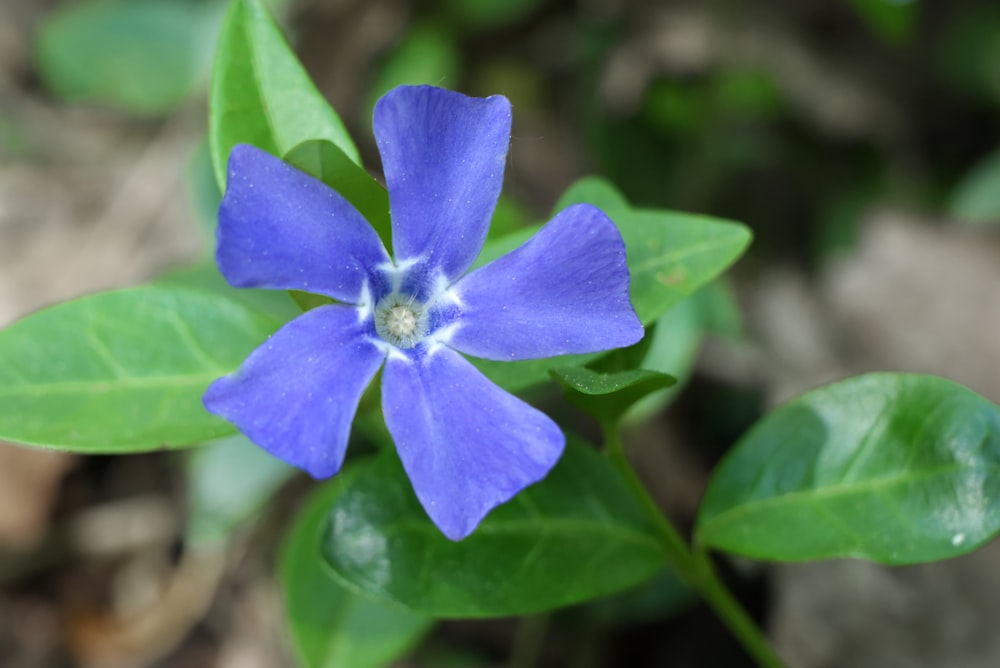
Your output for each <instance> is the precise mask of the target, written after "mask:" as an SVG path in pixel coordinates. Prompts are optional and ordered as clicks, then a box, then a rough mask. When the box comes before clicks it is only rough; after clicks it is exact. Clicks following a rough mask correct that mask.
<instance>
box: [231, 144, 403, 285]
mask: <svg viewBox="0 0 1000 668" xmlns="http://www.w3.org/2000/svg"><path fill="white" fill-rule="evenodd" d="M216 236H217V238H218V249H217V251H216V259H217V261H218V263H219V269H220V271H221V272H222V275H223V276H225V277H226V280H227V281H229V282H230V283H231V284H233V285H235V286H236V287H240V288H272V289H279V290H305V291H307V292H315V293H318V294H323V295H327V296H330V297H333V298H334V299H339V300H341V301H347V302H357V301H358V299H359V297H360V296H361V292H362V285H363V283H364V281H365V280H366V278H368V277H369V276H370V274H371V271H372V269H373V268H374V267H375V266H377V265H381V264H385V263H387V262H389V256H388V255H387V254H386V251H385V248H384V247H383V246H382V242H381V241H380V240H379V238H378V235H377V234H376V233H375V230H373V229H372V227H371V225H369V224H368V222H367V221H366V220H365V219H364V218H363V217H362V216H361V214H360V213H358V211H357V210H356V209H355V208H354V207H353V206H351V204H350V203H348V201H347V200H345V199H344V198H343V197H341V196H340V195H339V194H338V193H336V192H335V191H334V190H333V189H332V188H330V187H329V186H327V185H326V184H324V183H323V182H321V181H318V180H317V179H314V178H313V177H311V176H309V175H308V174H305V173H303V172H300V171H299V170H297V169H295V168H294V167H291V166H290V165H287V164H285V163H284V162H282V161H281V160H279V159H277V158H275V157H274V156H272V155H270V154H268V153H266V152H264V151H262V150H260V149H258V148H255V147H253V146H250V145H248V144H239V145H237V146H236V147H234V148H233V151H232V153H230V155H229V183H228V186H227V188H226V195H225V197H224V198H223V199H222V206H221V207H220V209H219V227H218V230H217V232H216Z"/></svg>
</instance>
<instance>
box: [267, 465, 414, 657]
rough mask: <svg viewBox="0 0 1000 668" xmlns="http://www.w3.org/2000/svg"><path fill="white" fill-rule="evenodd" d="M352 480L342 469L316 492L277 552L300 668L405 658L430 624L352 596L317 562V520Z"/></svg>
mask: <svg viewBox="0 0 1000 668" xmlns="http://www.w3.org/2000/svg"><path fill="white" fill-rule="evenodd" d="M353 478H354V471H352V470H350V469H348V470H347V471H345V472H344V473H342V474H340V476H338V477H337V478H336V479H334V480H332V481H330V482H328V483H326V484H325V485H323V486H322V487H320V488H319V489H318V490H317V491H316V492H315V493H314V494H313V495H312V496H311V497H310V498H309V500H308V502H307V503H306V505H305V507H304V508H303V509H302V510H301V511H300V512H299V513H298V516H297V518H296V521H295V524H294V526H293V527H292V530H291V531H290V532H289V534H288V535H287V536H286V537H285V540H284V544H283V546H282V550H281V561H280V564H279V570H278V575H279V578H280V581H281V587H282V589H283V591H284V594H285V609H286V612H287V618H288V624H289V629H290V631H291V637H292V641H293V645H294V648H295V653H296V655H297V657H298V664H297V665H299V666H301V667H302V668H344V667H348V666H349V667H350V668H379V667H380V666H384V665H386V664H388V663H390V662H392V661H393V660H395V659H398V658H399V657H400V656H402V655H403V654H405V653H406V652H407V651H408V650H409V649H410V648H411V647H412V646H413V645H414V644H416V642H418V641H419V639H420V638H421V637H423V635H424V634H425V633H426V632H427V631H428V630H429V629H430V627H431V624H432V620H430V619H428V618H427V617H425V616H421V615H416V614H414V613H412V612H408V611H406V610H404V609H402V608H400V607H399V606H396V605H386V604H383V603H379V602H378V601H375V600H372V599H370V598H366V597H363V596H359V595H358V594H355V593H354V592H353V591H351V590H350V589H348V588H347V587H345V586H344V585H343V584H341V583H340V582H338V581H337V579H336V578H335V577H334V576H333V575H332V574H331V573H330V571H329V569H328V568H327V566H326V564H325V563H324V562H323V559H322V558H321V556H320V533H321V531H322V526H323V520H324V519H325V517H326V512H327V510H328V509H329V508H330V506H331V505H332V504H333V503H334V502H335V501H336V499H337V497H338V496H339V495H340V494H341V491H342V490H343V489H344V486H345V485H348V484H350V481H352V480H353Z"/></svg>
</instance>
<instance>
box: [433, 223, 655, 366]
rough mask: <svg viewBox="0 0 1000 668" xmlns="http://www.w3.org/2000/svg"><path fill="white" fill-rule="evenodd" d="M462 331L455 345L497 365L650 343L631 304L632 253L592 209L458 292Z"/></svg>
mask: <svg viewBox="0 0 1000 668" xmlns="http://www.w3.org/2000/svg"><path fill="white" fill-rule="evenodd" d="M453 289H454V292H455V293H456V294H457V296H458V299H459V300H460V302H461V304H462V306H461V310H462V316H461V323H462V324H461V326H460V327H459V328H458V329H457V330H456V331H455V332H454V334H453V335H452V338H451V340H450V345H451V346H453V347H454V348H455V349H457V350H460V351H462V352H464V353H467V354H469V355H474V356H476V357H484V358H486V359H492V360H523V359H533V358H539V357H552V356H555V355H566V354H570V353H589V352H595V351H598V350H607V349H609V348H618V347H622V346H628V345H631V344H633V343H636V342H637V341H639V339H641V338H642V336H643V328H642V324H641V323H640V322H639V318H638V317H636V314H635V310H634V309H633V308H632V303H631V301H630V300H629V274H628V265H627V264H626V262H625V245H624V243H623V242H622V238H621V235H620V234H619V232H618V228H617V227H615V224H614V223H612V222H611V220H610V219H609V218H608V217H607V216H606V215H604V213H603V212H602V211H601V210H600V209H597V208H595V207H593V206H591V205H589V204H576V205H574V206H571V207H568V208H566V209H564V210H563V211H561V212H560V213H559V214H558V215H557V216H556V217H555V218H553V219H552V221H551V222H549V223H548V224H547V225H546V226H545V227H543V228H542V229H541V230H540V231H539V232H538V234H536V235H535V236H534V237H532V238H531V239H529V240H528V242H527V243H525V244H524V245H523V246H521V247H520V248H517V249H516V250H514V251H512V252H511V253H508V254H507V255H504V256H503V257H501V258H498V259H496V260H494V261H493V262H491V263H489V264H487V265H486V266H484V267H480V268H479V269H477V270H475V271H473V272H472V273H470V274H469V275H468V276H466V277H465V278H463V279H462V280H460V281H459V282H458V283H457V284H456V285H455V286H454V288H453Z"/></svg>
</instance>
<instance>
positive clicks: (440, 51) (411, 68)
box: [367, 23, 462, 118]
mask: <svg viewBox="0 0 1000 668" xmlns="http://www.w3.org/2000/svg"><path fill="white" fill-rule="evenodd" d="M461 63H462V52H461V50H460V49H459V48H458V45H457V44H455V37H454V35H452V33H451V32H450V31H449V30H448V28H447V27H446V26H445V25H443V24H439V23H422V24H419V25H416V26H414V27H413V28H412V29H410V31H409V33H408V34H407V35H406V36H405V37H404V38H403V39H402V41H401V42H399V44H397V45H396V47H395V48H394V49H393V50H392V52H391V53H389V54H388V56H387V58H386V60H385V62H383V63H382V67H381V68H380V70H379V72H378V75H377V76H376V78H375V82H374V83H373V84H372V86H371V89H370V90H369V100H368V105H367V109H368V111H369V114H368V118H371V113H370V112H371V111H372V110H373V109H374V108H375V102H376V101H377V100H378V99H379V98H380V97H382V96H383V95H385V94H386V93H388V92H389V91H390V90H392V89H393V88H395V87H396V86H404V85H419V84H430V85H432V86H441V87H444V88H452V87H454V86H455V85H456V84H457V83H458V76H459V73H460V71H461Z"/></svg>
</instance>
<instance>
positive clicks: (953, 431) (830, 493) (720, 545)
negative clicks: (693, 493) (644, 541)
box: [696, 373, 1000, 564]
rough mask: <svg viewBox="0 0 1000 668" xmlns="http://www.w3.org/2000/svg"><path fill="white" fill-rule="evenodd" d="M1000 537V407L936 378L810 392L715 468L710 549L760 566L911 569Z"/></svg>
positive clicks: (701, 524) (705, 539) (705, 513)
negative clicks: (839, 564) (853, 562)
mask: <svg viewBox="0 0 1000 668" xmlns="http://www.w3.org/2000/svg"><path fill="white" fill-rule="evenodd" d="M998 530H1000V408H998V407H997V406H995V405H994V404H992V403H990V402H989V401H987V400H986V399H984V398H983V397H981V396H979V395H977V394H975V393H973V392H972V391H970V390H968V389H966V388H964V387H962V386H960V385H957V384H955V383H953V382H951V381H947V380H944V379H942V378H935V377H933V376H921V375H908V374H889V373H881V374H869V375H864V376H858V377H855V378H851V379H848V380H845V381H842V382H839V383H835V384H833V385H828V386H826V387H823V388H820V389H818V390H814V391H812V392H808V393H806V394H804V395H802V396H801V397H799V398H798V399H795V400H794V401H792V402H790V403H788V404H786V405H785V406H782V407H781V408H779V409H777V410H776V411H774V412H773V413H771V414H770V415H768V416H767V417H765V418H764V419H763V420H762V421H761V422H760V423H758V424H757V425H756V426H755V427H754V428H753V429H751V430H750V432H749V433H748V434H747V435H746V436H745V437H744V438H743V439H742V440H741V441H740V442H739V443H738V444H737V445H736V446H735V448H734V449H733V451H732V452H731V453H730V454H729V455H728V456H727V457H726V458H725V460H724V461H723V462H722V464H721V465H720V466H719V467H718V469H717V470H716V472H715V475H714V476H713V478H712V481H711V483H710V485H709V488H708V491H707V493H706V495H705V500H704V502H703V503H702V507H701V512H700V514H699V517H698V523H697V531H696V539H697V540H698V541H699V542H700V543H701V544H702V545H705V546H708V547H712V548H717V549H719V550H723V551H726V552H732V553H735V554H741V555H744V556H748V557H754V558H760V559H774V560H782V561H803V560H812V559H828V558H832V557H858V558H863V559H871V560H874V561H879V562H883V563H889V564H908V563H919V562H926V561H933V560H937V559H945V558H948V557H954V556H957V555H959V554H964V553H966V552H969V551H971V550H973V549H975V548H976V547H977V546H979V545H981V544H982V543H983V542H985V541H987V540H989V539H990V538H991V537H992V536H993V535H994V534H996V533H997V531H998Z"/></svg>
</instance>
